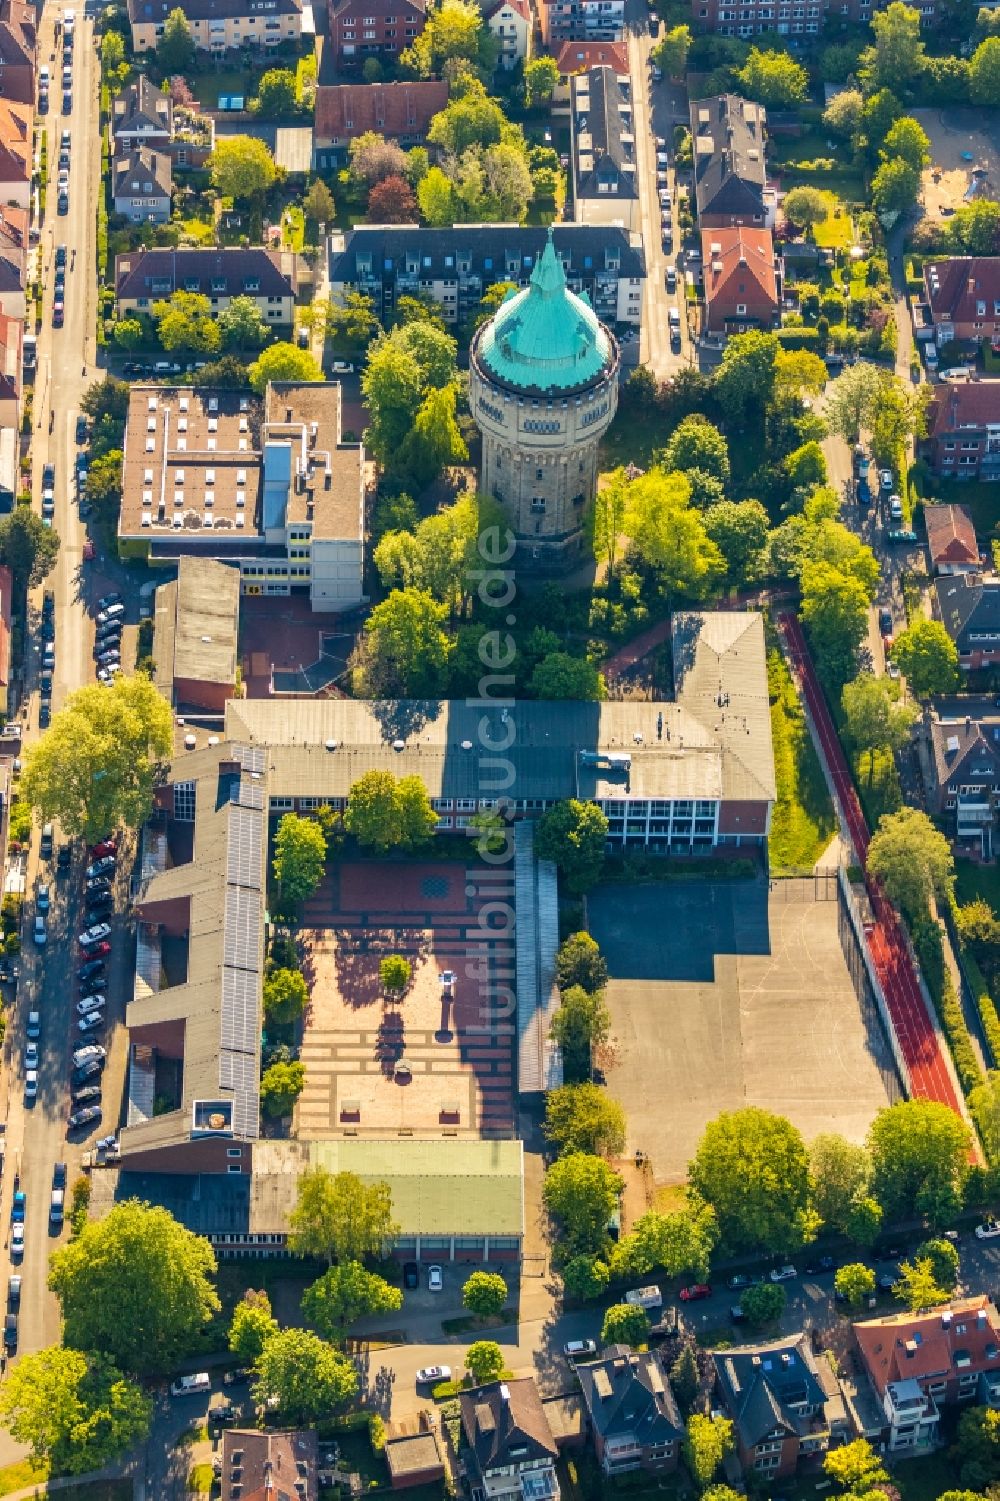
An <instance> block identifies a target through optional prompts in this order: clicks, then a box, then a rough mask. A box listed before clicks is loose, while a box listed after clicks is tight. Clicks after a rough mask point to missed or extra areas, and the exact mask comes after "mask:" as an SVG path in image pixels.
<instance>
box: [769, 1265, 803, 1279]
mask: <svg viewBox="0 0 1000 1501" xmlns="http://www.w3.org/2000/svg"><path fill="white" fill-rule="evenodd" d="M798 1275H799V1274H798V1272H797V1270H796V1269H795V1267H793V1266H791V1265H790V1264H789V1265H787V1266H774V1267H772V1268H771V1281H772V1282H791V1281H792V1280H793V1279H794V1278H796V1277H797V1276H798Z"/></svg>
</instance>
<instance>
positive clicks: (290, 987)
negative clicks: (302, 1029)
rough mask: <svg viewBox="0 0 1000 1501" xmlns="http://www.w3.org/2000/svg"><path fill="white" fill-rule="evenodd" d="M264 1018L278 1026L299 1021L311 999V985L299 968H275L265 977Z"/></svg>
mask: <svg viewBox="0 0 1000 1501" xmlns="http://www.w3.org/2000/svg"><path fill="white" fill-rule="evenodd" d="M262 999H263V1004H264V1020H265V1022H267V1023H272V1024H277V1025H278V1026H289V1025H290V1024H291V1023H293V1022H297V1021H298V1019H299V1017H300V1016H301V1015H302V1013H303V1011H304V1010H305V1009H306V1005H307V1003H308V1000H309V986H308V985H307V984H306V981H305V976H304V975H303V974H302V973H301V971H299V970H297V969H274V970H272V971H271V972H270V974H268V975H267V976H266V977H265V979H264V987H263V997H262Z"/></svg>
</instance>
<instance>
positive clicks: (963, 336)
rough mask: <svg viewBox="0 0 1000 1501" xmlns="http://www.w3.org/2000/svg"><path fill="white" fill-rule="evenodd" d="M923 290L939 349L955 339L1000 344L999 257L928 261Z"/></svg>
mask: <svg viewBox="0 0 1000 1501" xmlns="http://www.w3.org/2000/svg"><path fill="white" fill-rule="evenodd" d="M924 289H925V293H926V298H927V306H928V307H929V309H930V314H931V322H932V323H933V325H934V339H935V342H936V343H937V345H938V347H940V346H941V345H942V344H948V343H950V342H951V340H952V339H960V340H963V341H964V340H972V341H974V342H976V343H978V342H979V341H980V340H982V339H990V340H994V339H995V340H997V341H1000V255H957V256H955V257H954V259H953V260H949V261H925V262H924Z"/></svg>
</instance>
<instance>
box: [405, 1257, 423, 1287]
mask: <svg viewBox="0 0 1000 1501" xmlns="http://www.w3.org/2000/svg"><path fill="white" fill-rule="evenodd" d="M403 1286H404V1287H407V1288H409V1289H410V1290H411V1291H412V1290H413V1288H415V1287H419V1286H420V1267H419V1265H418V1263H417V1262H415V1261H404V1262H403Z"/></svg>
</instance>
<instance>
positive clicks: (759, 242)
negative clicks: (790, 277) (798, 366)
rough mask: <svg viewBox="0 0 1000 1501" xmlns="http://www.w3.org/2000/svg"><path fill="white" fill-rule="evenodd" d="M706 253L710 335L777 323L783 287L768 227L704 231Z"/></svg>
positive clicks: (703, 238) (742, 227)
mask: <svg viewBox="0 0 1000 1501" xmlns="http://www.w3.org/2000/svg"><path fill="white" fill-rule="evenodd" d="M701 254H702V265H703V267H704V284H705V328H706V329H707V330H708V331H709V332H710V333H714V334H724V335H728V334H745V333H746V332H747V331H748V330H749V329H751V328H764V329H767V328H774V327H776V326H777V324H778V323H779V322H780V321H781V291H780V286H779V279H778V269H777V260H776V258H775V252H774V237H773V236H772V234H771V231H770V230H769V229H752V228H747V227H744V226H743V225H737V226H736V227H735V228H732V229H703V230H702V232H701Z"/></svg>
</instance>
